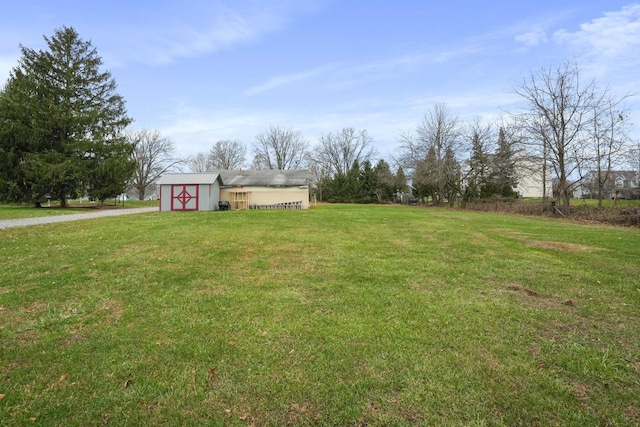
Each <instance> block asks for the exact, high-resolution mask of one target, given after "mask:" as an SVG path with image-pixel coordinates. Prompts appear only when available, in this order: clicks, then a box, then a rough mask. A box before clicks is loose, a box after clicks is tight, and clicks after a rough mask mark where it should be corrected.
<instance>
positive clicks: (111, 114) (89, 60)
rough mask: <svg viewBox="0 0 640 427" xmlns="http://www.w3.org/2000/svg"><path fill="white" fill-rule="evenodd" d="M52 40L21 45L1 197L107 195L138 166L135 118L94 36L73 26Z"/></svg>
mask: <svg viewBox="0 0 640 427" xmlns="http://www.w3.org/2000/svg"><path fill="white" fill-rule="evenodd" d="M45 41H46V42H47V49H46V50H38V51H36V50H33V49H29V48H26V47H24V46H21V47H20V48H21V51H22V57H21V58H20V60H19V61H18V66H16V67H15V68H13V70H12V71H11V73H10V75H9V80H8V82H7V84H6V85H5V88H4V92H3V94H2V96H0V164H2V166H3V168H2V170H1V171H0V183H2V186H1V187H2V189H1V190H0V200H3V201H9V202H31V203H34V204H35V205H39V204H40V203H41V202H42V201H44V200H45V199H46V198H47V197H49V198H52V199H54V200H59V201H60V203H61V205H62V206H64V205H65V204H66V199H67V197H69V196H71V197H74V196H78V195H82V194H88V195H90V196H92V197H96V198H97V199H99V200H101V201H103V200H104V199H106V198H108V197H113V196H115V195H117V194H119V193H120V192H122V190H123V189H124V184H125V183H126V182H127V181H128V180H129V178H130V177H131V174H132V172H133V164H132V160H131V147H130V146H129V145H128V144H127V142H126V140H125V139H124V136H123V130H124V128H125V127H126V126H127V125H128V124H129V123H131V119H130V118H129V117H127V115H126V110H125V105H124V100H123V99H122V97H121V96H120V95H118V94H117V93H116V91H115V89H116V83H115V81H114V80H113V78H112V77H111V74H110V73H109V72H106V71H101V70H100V67H101V65H102V59H101V58H100V57H99V56H98V54H97V51H96V49H95V48H93V47H92V45H91V42H86V41H83V40H82V39H81V38H80V36H79V35H78V33H77V32H76V31H75V30H74V29H73V28H68V27H63V28H61V29H58V30H56V31H55V33H54V35H53V36H52V37H51V38H48V37H45ZM5 166H7V167H6V168H5Z"/></svg>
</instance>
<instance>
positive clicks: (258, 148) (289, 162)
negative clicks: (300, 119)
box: [253, 126, 309, 170]
mask: <svg viewBox="0 0 640 427" xmlns="http://www.w3.org/2000/svg"><path fill="white" fill-rule="evenodd" d="M308 147H309V143H308V142H307V140H306V139H304V137H303V136H302V132H300V131H298V130H293V129H291V128H285V127H281V126H272V127H270V128H269V130H268V131H266V132H263V133H261V134H259V135H258V136H256V142H255V143H254V145H253V152H254V158H253V167H254V168H255V169H281V170H284V169H298V168H300V167H302V166H303V165H304V162H305V159H306V156H307V150H308Z"/></svg>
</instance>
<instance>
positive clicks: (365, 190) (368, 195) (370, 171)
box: [356, 160, 378, 203]
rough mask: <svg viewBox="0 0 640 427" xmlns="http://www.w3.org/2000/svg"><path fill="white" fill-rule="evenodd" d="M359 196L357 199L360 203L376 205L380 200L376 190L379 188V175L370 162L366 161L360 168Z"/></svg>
mask: <svg viewBox="0 0 640 427" xmlns="http://www.w3.org/2000/svg"><path fill="white" fill-rule="evenodd" d="M358 182H359V194H358V196H357V198H356V201H357V202H358V203H375V202H376V201H377V200H378V198H377V195H376V190H377V188H378V175H377V174H376V172H375V169H374V168H373V166H372V165H371V162H370V161H369V160H365V161H364V162H363V163H362V166H361V167H360V176H359V177H358Z"/></svg>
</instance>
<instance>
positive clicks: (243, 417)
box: [238, 415, 247, 421]
mask: <svg viewBox="0 0 640 427" xmlns="http://www.w3.org/2000/svg"><path fill="white" fill-rule="evenodd" d="M238 418H240V419H241V420H242V421H244V420H246V419H247V415H240V416H239V417H238Z"/></svg>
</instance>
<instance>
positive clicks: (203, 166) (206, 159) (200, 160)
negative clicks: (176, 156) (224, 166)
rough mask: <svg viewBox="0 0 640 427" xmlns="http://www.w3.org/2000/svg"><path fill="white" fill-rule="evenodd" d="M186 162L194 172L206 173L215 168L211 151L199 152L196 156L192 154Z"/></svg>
mask: <svg viewBox="0 0 640 427" xmlns="http://www.w3.org/2000/svg"><path fill="white" fill-rule="evenodd" d="M185 164H186V165H187V166H188V167H189V169H190V170H191V172H194V173H205V172H209V171H212V170H213V169H215V168H214V167H213V162H212V161H211V154H210V153H198V154H196V155H195V156H190V157H189V158H187V160H186V161H185Z"/></svg>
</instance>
